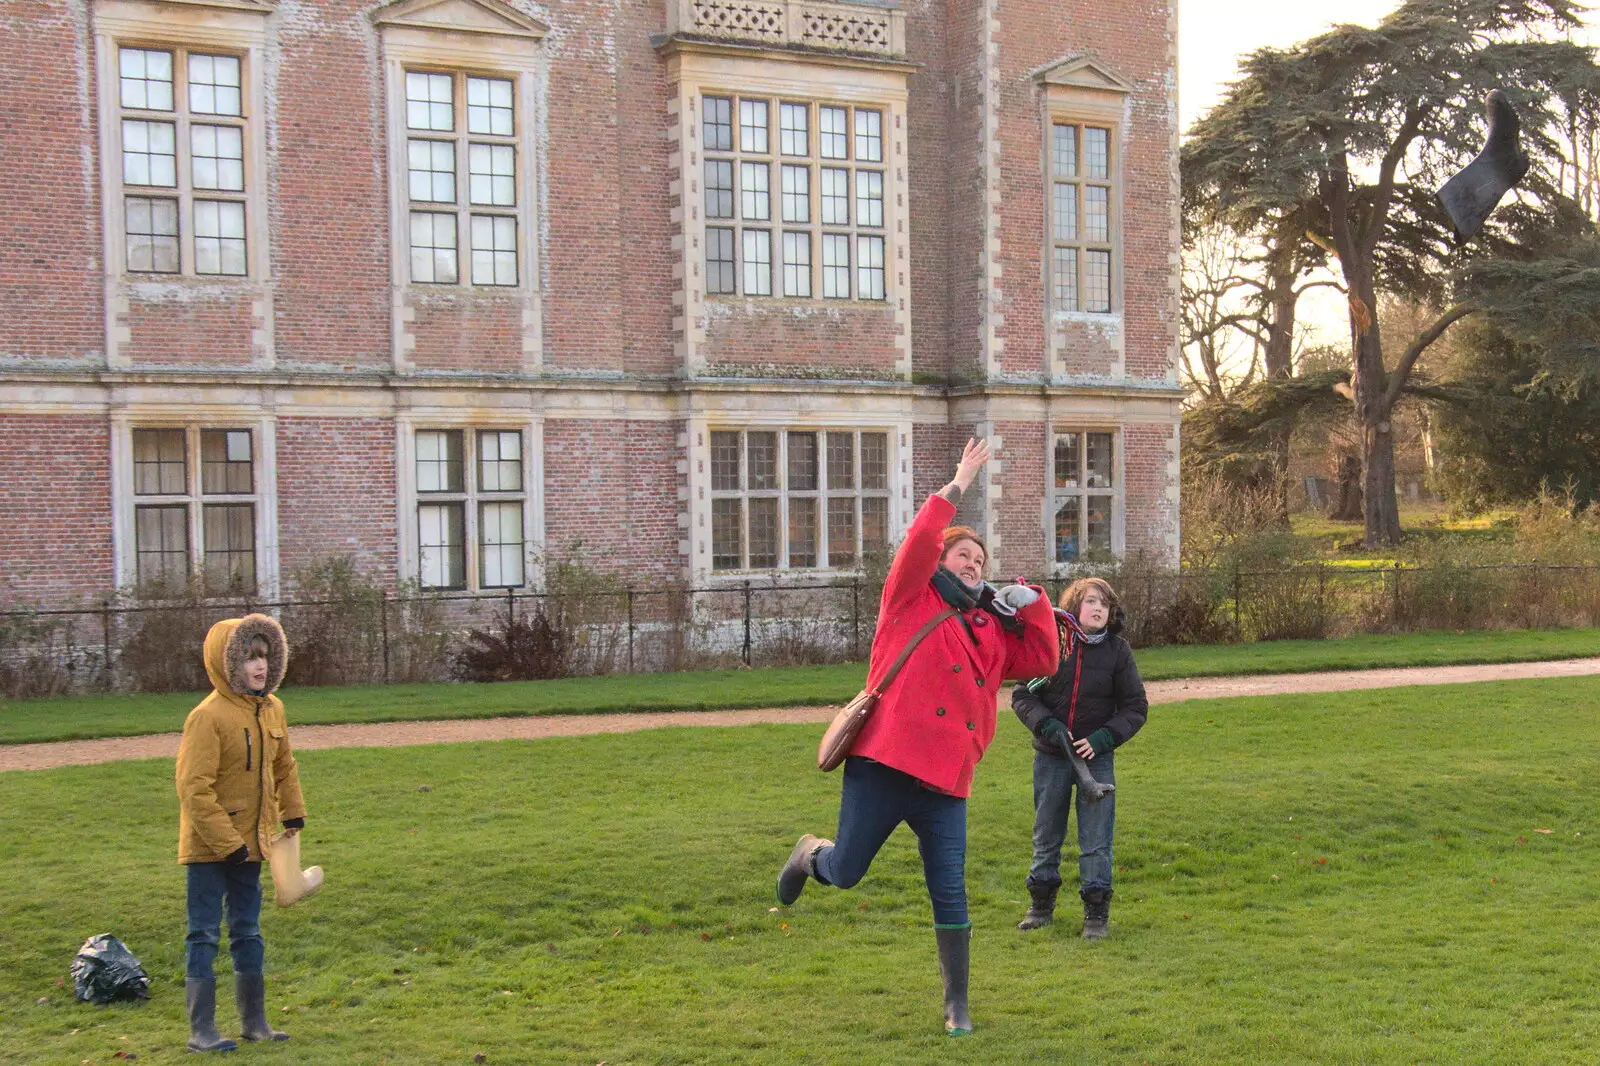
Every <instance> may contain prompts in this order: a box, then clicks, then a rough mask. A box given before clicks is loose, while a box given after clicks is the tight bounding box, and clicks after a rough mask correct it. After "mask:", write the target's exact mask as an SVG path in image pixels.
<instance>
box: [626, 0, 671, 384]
mask: <svg viewBox="0 0 1600 1066" xmlns="http://www.w3.org/2000/svg"><path fill="white" fill-rule="evenodd" d="M662 6H663V5H662V4H661V2H660V0H623V3H622V4H621V5H620V8H621V13H622V17H623V18H624V19H625V20H627V24H628V29H627V31H626V32H622V33H620V34H619V37H618V40H617V41H616V43H615V51H616V63H617V68H618V77H619V78H620V79H621V82H622V85H623V86H625V87H626V89H627V90H628V91H627V92H625V93H623V94H622V96H621V99H620V100H619V101H618V107H617V119H616V126H617V132H618V136H619V137H620V139H621V148H620V159H621V160H622V161H623V163H622V166H621V169H620V172H619V173H618V175H617V180H618V184H619V186H620V187H621V188H622V189H623V199H622V203H621V210H622V211H623V212H624V215H623V221H622V224H623V228H624V230H625V231H626V239H625V242H624V245H623V251H622V254H621V263H620V266H621V269H619V270H618V282H619V286H620V296H621V301H620V306H619V307H618V311H619V313H620V315H621V317H622V322H621V327H622V336H621V341H622V363H623V368H624V369H625V370H627V371H628V372H629V373H632V374H672V373H676V372H678V371H679V370H680V369H681V368H680V365H679V361H678V359H677V357H676V355H675V354H674V352H673V345H672V318H673V315H674V313H675V312H676V310H677V309H676V308H674V307H673V306H672V301H671V300H670V299H668V297H667V294H668V293H669V292H671V291H672V290H673V289H674V288H676V284H675V283H674V282H673V280H672V267H673V264H674V262H675V261H676V259H677V257H676V256H675V254H674V253H673V251H672V235H673V232H674V229H675V227H674V226H673V225H672V206H673V198H672V197H671V196H669V195H668V192H669V190H668V187H667V183H668V181H669V180H670V174H669V170H668V167H667V156H668V153H669V152H670V151H671V148H672V145H671V143H670V142H669V141H668V139H667V130H668V128H669V122H668V118H667V107H666V101H667V97H668V89H667V72H666V66H665V64H663V63H662V62H661V58H660V57H659V56H657V55H656V52H655V49H654V48H653V47H651V45H650V35H651V34H652V33H660V32H661V31H662V30H663V29H664V28H665V26H666V15H665V13H664V12H663V10H662Z"/></svg>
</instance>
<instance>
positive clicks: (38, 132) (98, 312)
mask: <svg viewBox="0 0 1600 1066" xmlns="http://www.w3.org/2000/svg"><path fill="white" fill-rule="evenodd" d="M85 6H86V5H83V4H74V3H68V2H67V0H0V70H3V71H5V76H4V77H0V114H3V115H5V132H4V134H3V135H0V229H3V231H4V233H5V239H4V240H0V359H41V360H42V359H48V360H69V359H70V360H82V359H93V360H96V361H101V360H103V359H104V357H105V354H104V344H105V317H104V316H105V312H104V299H103V296H102V289H101V281H100V269H101V259H102V257H103V256H102V253H103V250H104V248H103V245H102V243H101V236H100V232H101V231H100V175H99V172H98V171H97V170H96V168H95V164H94V159H95V153H94V152H92V151H86V150H85V148H86V146H88V145H92V144H93V143H94V140H95V136H96V134H95V129H96V117H95V116H96V112H95V107H94V106H93V101H94V99H95V92H96V89H95V78H94V72H93V70H92V68H91V65H90V63H89V61H88V59H87V57H86V55H85V52H84V46H83V40H84V35H85V34H86V32H87V27H86V25H85V21H86V20H85V17H84V14H83V9H84V7H85Z"/></svg>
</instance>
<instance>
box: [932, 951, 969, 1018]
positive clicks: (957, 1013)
mask: <svg viewBox="0 0 1600 1066" xmlns="http://www.w3.org/2000/svg"><path fill="white" fill-rule="evenodd" d="M933 935H934V936H935V937H937V938H938V940H939V976H940V977H942V978H943V979H944V1031H945V1032H946V1033H948V1034H949V1035H951V1036H966V1035H967V1034H968V1033H970V1032H972V1016H971V1015H970V1014H969V1013H967V971H968V970H969V969H970V968H971V963H972V926H971V925H964V926H962V927H961V928H959V929H946V928H942V927H940V926H937V925H936V926H934V927H933Z"/></svg>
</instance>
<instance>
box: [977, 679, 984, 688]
mask: <svg viewBox="0 0 1600 1066" xmlns="http://www.w3.org/2000/svg"><path fill="white" fill-rule="evenodd" d="M978 687H979V688H982V687H983V678H981V677H980V678H978Z"/></svg>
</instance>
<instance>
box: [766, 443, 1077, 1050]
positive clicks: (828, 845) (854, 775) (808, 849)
mask: <svg viewBox="0 0 1600 1066" xmlns="http://www.w3.org/2000/svg"><path fill="white" fill-rule="evenodd" d="M989 454H990V453H989V447H988V445H987V444H986V443H985V442H983V441H970V440H969V441H968V442H967V446H966V449H965V451H964V452H963V453H962V456H961V463H960V465H959V466H957V467H956V476H955V479H954V480H953V481H951V482H950V484H948V485H946V486H945V487H944V488H942V489H940V490H939V491H938V492H937V493H935V494H934V495H932V496H929V497H928V500H927V502H926V503H924V504H923V505H922V510H920V511H918V512H917V517H916V518H915V519H914V520H913V521H912V523H911V528H910V529H909V530H907V531H906V539H905V541H904V542H903V543H902V544H901V545H900V549H899V551H898V552H897V553H896V554H895V559H894V564H893V566H891V567H890V569H889V578H888V581H887V582H886V583H885V585H884V588H883V603H882V606H881V607H880V608H879V612H878V631H877V634H876V635H875V636H874V637H873V640H872V665H871V667H870V670H869V674H870V676H871V677H872V678H874V679H876V678H878V677H881V676H882V675H883V673H884V672H885V671H886V670H887V669H888V666H889V664H891V663H892V662H894V660H895V658H896V657H897V656H898V655H899V654H900V651H901V649H903V648H904V647H905V645H906V644H907V642H908V641H910V640H911V638H912V637H913V636H914V635H915V634H916V633H917V631H918V630H920V629H921V628H922V627H923V626H924V625H925V624H927V623H928V622H929V621H931V620H933V619H934V618H935V617H936V616H937V615H938V614H939V613H940V612H942V611H945V610H947V609H953V610H954V611H955V612H956V613H955V614H954V615H952V616H951V617H949V618H946V619H945V620H944V621H943V622H941V623H940V624H939V625H938V626H936V627H935V628H934V629H933V631H932V632H930V633H929V634H928V635H927V636H926V637H924V638H923V640H922V642H921V643H920V644H918V645H917V646H916V649H915V650H914V651H912V653H911V657H910V658H909V659H907V660H906V664H905V666H904V667H903V668H902V669H901V671H900V673H899V675H898V676H897V677H896V678H895V679H894V681H893V683H892V684H891V685H890V686H889V689H888V691H887V692H885V693H884V694H883V697H882V699H881V700H880V701H879V702H878V707H877V709H876V710H875V711H874V712H873V714H872V717H871V718H869V719H868V720H867V724H866V726H865V728H863V729H862V731H861V735H860V736H859V737H858V738H857V739H856V743H855V747H854V748H853V749H852V751H851V754H850V757H849V758H848V759H846V760H845V764H844V794H843V796H842V798H841V800H840V803H839V832H838V843H837V844H835V843H834V842H833V841H830V840H823V839H822V838H820V837H816V836H812V835H811V834H809V833H808V834H806V835H805V836H803V837H801V838H800V842H799V843H798V844H796V845H795V847H794V852H793V853H792V854H791V855H790V856H789V861H788V862H787V863H785V864H784V867H783V871H782V872H781V873H780V874H779V875H778V901H779V902H780V903H782V904H784V905H785V906H787V905H789V904H791V903H793V902H794V901H795V900H796V899H798V898H799V897H800V892H801V890H802V889H804V888H805V883H806V879H807V878H808V877H812V878H815V879H816V880H817V881H818V882H819V883H821V884H825V885H834V886H837V887H839V888H849V887H851V886H852V885H854V884H856V883H857V882H858V881H860V880H861V878H862V876H863V875H865V874H866V872H867V867H868V866H869V865H871V863H872V859H873V857H874V856H876V855H877V854H878V849H879V848H881V847H883V843H884V841H885V840H887V839H888V838H889V834H890V833H892V832H894V830H895V827H897V826H898V825H899V824H900V823H901V822H905V823H906V824H908V825H910V826H911V831H912V832H914V833H916V835H917V844H918V849H919V850H920V851H921V853H922V869H923V876H924V877H925V878H926V880H927V883H928V896H929V898H930V899H931V900H932V902H933V921H934V935H935V937H936V938H937V940H938V945H939V971H940V973H941V975H942V976H943V978H944V1011H945V1029H946V1031H948V1032H949V1033H951V1034H952V1035H957V1034H961V1033H966V1032H968V1031H970V1030H971V1028H972V1020H971V1018H970V1017H969V1015H968V1012H967V970H968V958H969V946H970V943H971V939H972V923H971V921H970V920H969V919H968V916H967V889H966V853H967V796H968V795H970V794H971V792H972V772H973V770H974V769H975V768H976V767H977V765H978V760H979V759H981V758H983V752H984V749H986V748H987V747H988V746H989V741H991V740H992V739H994V731H995V701H996V697H997V696H998V695H999V693H1000V683H1001V681H1003V680H1005V679H1007V678H1028V677H1035V676H1038V675H1040V674H1044V673H1049V672H1050V671H1051V670H1053V669H1055V665H1056V660H1057V658H1058V656H1059V654H1060V651H1059V644H1058V640H1059V638H1058V636H1057V632H1056V622H1055V616H1054V613H1053V612H1052V611H1051V608H1050V601H1049V600H1048V599H1047V598H1046V597H1045V595H1044V590H1043V589H1041V588H1039V587H1037V586H1033V585H1023V584H1020V583H1019V584H1015V585H1008V586H1005V587H1004V588H1000V589H996V588H995V587H994V586H993V585H990V584H987V583H985V582H984V580H983V566H984V562H985V561H986V552H985V549H984V544H983V539H982V538H981V537H979V536H978V534H977V533H976V532H974V531H973V530H971V529H968V528H967V527H965V526H954V527H947V523H949V522H950V520H951V519H953V518H954V517H955V514H956V504H957V503H958V502H959V501H960V499H961V494H962V493H963V492H965V491H966V489H967V488H968V486H970V485H971V484H972V479H973V478H974V477H976V476H977V473H978V469H979V467H981V466H983V464H984V463H986V462H988V460H989Z"/></svg>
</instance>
